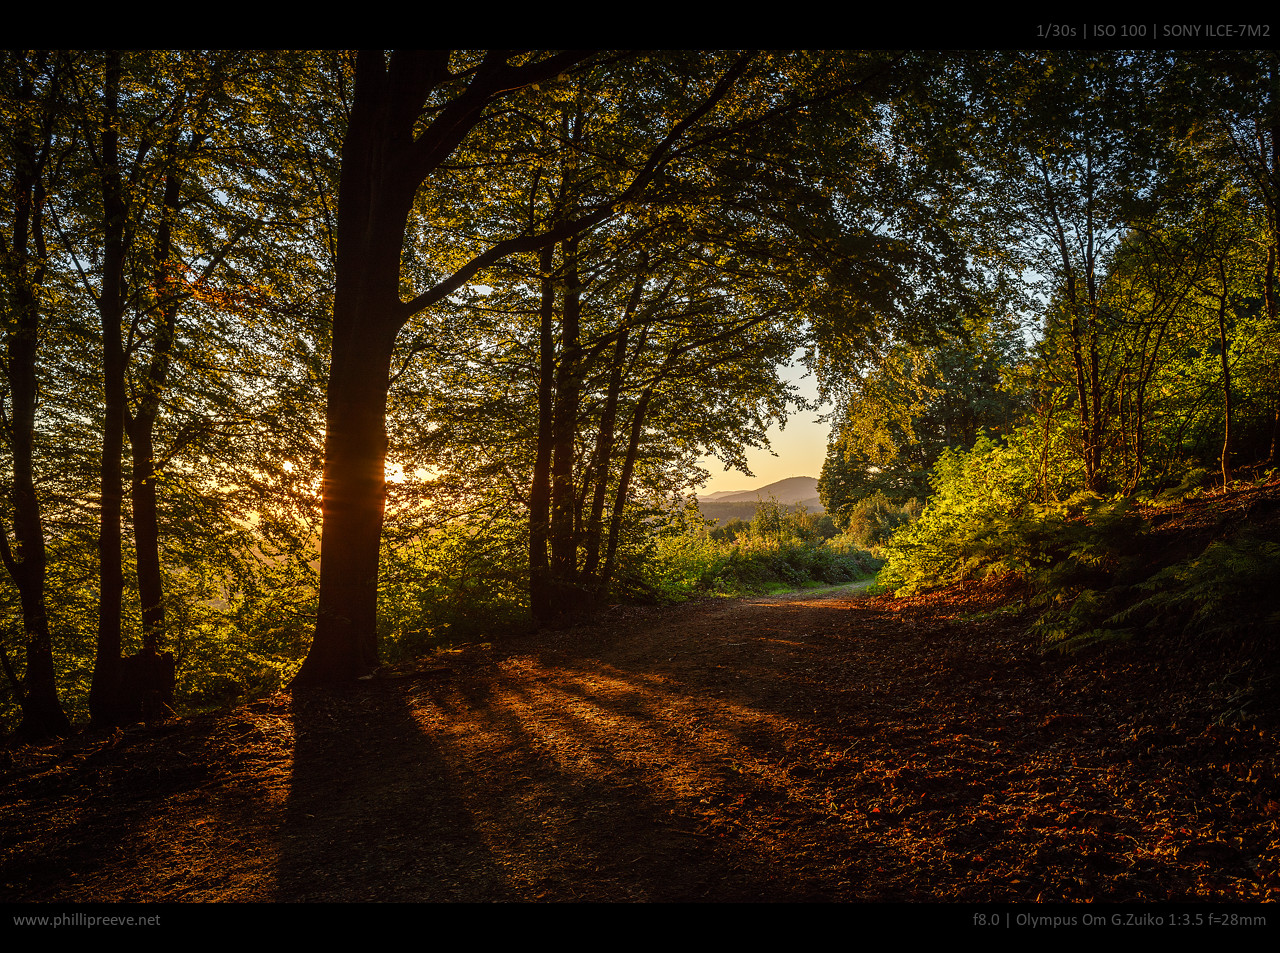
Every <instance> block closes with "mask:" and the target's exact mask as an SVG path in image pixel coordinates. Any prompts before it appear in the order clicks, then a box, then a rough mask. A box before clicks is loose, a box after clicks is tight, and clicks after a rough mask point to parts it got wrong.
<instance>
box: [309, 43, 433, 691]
mask: <svg viewBox="0 0 1280 953" xmlns="http://www.w3.org/2000/svg"><path fill="white" fill-rule="evenodd" d="M380 60H381V54H376V56H375V57H374V58H373V59H372V60H371V59H370V58H367V57H364V56H362V58H361V61H360V64H361V66H360V68H359V69H358V70H357V89H356V97H355V103H354V105H353V107H352V112H351V121H350V125H349V127H348V130H347V137H346V141H345V142H344V143H343V151H342V181H341V183H340V186H339V192H338V238H337V285H336V288H335V292H334V302H333V350H332V354H331V357H330V363H329V390H328V405H327V408H326V411H325V459H324V488H323V501H322V517H323V521H324V522H323V530H322V533H321V540H320V604H319V611H318V615H317V618H316V631H315V639H314V641H313V642H312V645H311V651H310V652H309V653H308V655H307V658H306V661H305V662H304V663H303V666H302V669H301V670H300V671H299V672H298V675H297V678H296V679H295V684H297V685H309V684H310V685H314V684H336V683H342V682H348V681H350V680H351V679H353V678H356V677H359V676H362V675H366V674H368V673H370V672H372V671H373V669H374V668H376V667H377V665H378V647H377V604H378V546H379V543H380V541H381V538H382V519H383V504H384V502H385V497H386V474H385V471H384V465H385V463H386V455H387V435H386V423H385V418H386V407H387V388H388V386H389V383H390V373H391V354H392V350H393V348H394V346H395V337H396V333H397V332H398V331H399V330H400V327H401V326H402V325H403V323H404V319H405V313H404V308H403V306H402V305H401V302H400V293H399V292H400V249H401V244H402V242H403V237H404V232H405V227H406V224H407V222H408V218H409V210H410V207H411V206H412V203H413V197H414V193H415V192H416V190H417V184H418V183H417V180H416V179H415V178H414V177H413V176H412V175H411V174H410V173H409V169H408V163H407V161H406V156H405V152H406V150H407V148H408V147H410V146H412V144H413V140H412V137H411V136H406V135H405V133H406V132H407V131H408V129H406V128H404V127H405V126H406V122H407V126H408V128H411V127H412V117H413V115H416V111H417V109H418V108H420V103H418V104H415V103H413V102H408V101H404V97H406V96H408V97H410V98H412V97H413V96H414V90H413V89H408V88H404V87H400V86H396V85H395V84H389V83H388V80H387V77H386V76H385V75H384V73H383V66H382V63H381V62H380ZM366 93H367V95H365V94H366ZM406 115H408V117H409V118H408V120H407V121H406Z"/></svg>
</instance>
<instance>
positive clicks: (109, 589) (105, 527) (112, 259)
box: [89, 53, 128, 725]
mask: <svg viewBox="0 0 1280 953" xmlns="http://www.w3.org/2000/svg"><path fill="white" fill-rule="evenodd" d="M119 91H120V56H119V54H118V53H111V54H109V56H108V61H107V70H106V88H105V94H104V97H103V111H104V115H103V126H102V139H101V149H102V152H101V162H102V166H101V168H100V169H99V176H100V179H101V188H102V216H103V227H104V241H103V255H102V269H103V270H102V287H101V289H100V292H99V296H98V314H99V316H100V318H101V321H102V353H103V357H102V363H103V386H104V391H105V400H104V408H103V420H102V465H101V474H100V477H101V479H100V484H99V486H100V501H99V520H98V560H99V562H98V640H97V650H96V653H95V655H94V662H93V683H92V685H91V686H90V688H89V717H90V720H91V721H92V722H93V723H94V724H95V725H102V724H111V723H113V722H114V721H115V720H116V718H117V716H118V708H119V706H118V695H119V689H120V676H121V666H120V621H121V612H120V602H121V598H122V597H123V594H124V572H123V568H122V565H121V555H120V542H121V537H120V518H121V512H122V508H123V499H124V494H123V492H122V488H121V468H120V460H121V454H122V453H123V452H124V414H125V390H124V345H123V341H122V339H121V328H120V324H121V321H122V320H123V317H124V295H125V291H124V253H125V247H126V244H127V240H126V235H125V232H126V228H127V225H126V220H127V214H128V212H127V208H126V205H125V198H124V183H123V181H122V177H121V172H120V163H119V155H118V147H117V140H118V132H117V129H116V121H117V102H118V98H119Z"/></svg>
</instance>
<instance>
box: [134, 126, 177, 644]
mask: <svg viewBox="0 0 1280 953" xmlns="http://www.w3.org/2000/svg"><path fill="white" fill-rule="evenodd" d="M175 162H176V148H175V147H174V146H173V145H172V144H171V146H170V149H169V163H170V166H169V171H168V173H167V174H166V177H165V191H164V214H163V215H162V217H161V219H160V225H159V227H158V229H157V231H156V251H155V280H156V288H157V289H158V293H159V295H160V299H159V301H157V303H156V306H157V307H158V309H159V314H158V317H157V322H156V330H155V336H154V343H153V345H152V351H151V361H150V363H149V364H148V366H147V369H146V371H145V372H144V375H143V378H142V388H141V390H142V393H141V397H140V399H139V401H138V410H137V413H136V414H133V415H132V416H129V415H127V414H126V419H125V426H126V429H127V430H128V433H129V450H130V458H131V462H132V469H133V480H132V484H131V486H130V489H129V497H130V502H131V504H132V508H133V542H134V553H135V555H136V561H137V569H138V598H139V600H140V601H141V603H142V644H143V648H145V649H148V650H153V651H154V650H157V649H158V647H159V643H160V639H161V636H162V634H163V631H164V582H163V577H162V575H161V571H160V522H159V517H158V514H157V506H156V460H155V440H154V433H155V424H156V418H157V417H158V416H159V414H160V398H161V395H162V394H163V393H164V389H165V384H166V381H167V379H168V376H169V362H170V357H171V353H172V351H173V344H174V337H175V331H176V327H177V318H178V305H179V302H178V299H177V297H176V293H177V288H176V281H175V276H174V268H173V265H172V262H171V261H170V254H171V253H172V237H173V236H172V222H171V218H172V217H173V215H174V214H176V211H177V207H178V198H179V195H180V193H181V187H182V182H181V177H180V176H179V175H178V172H177V170H176V168H175V167H174V163H175Z"/></svg>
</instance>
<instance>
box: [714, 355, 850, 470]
mask: <svg viewBox="0 0 1280 953" xmlns="http://www.w3.org/2000/svg"><path fill="white" fill-rule="evenodd" d="M804 373H805V369H804V368H803V367H801V366H799V365H796V364H793V365H792V366H791V367H789V368H786V369H784V370H783V377H785V378H786V379H787V380H788V381H791V382H792V383H794V384H796V385H797V386H798V387H799V389H800V392H801V393H802V394H804V395H805V396H806V397H808V398H810V399H811V400H816V399H817V397H818V385H817V382H816V381H815V380H814V379H813V376H812V375H810V376H808V377H802V376H801V375H803V374H804ZM829 410H830V406H829V405H827V406H824V407H823V412H825V411H829ZM819 413H820V411H813V410H808V411H802V412H800V413H797V414H795V415H793V416H792V417H791V419H790V420H788V421H787V427H786V429H785V430H779V429H778V428H777V427H773V428H771V429H770V430H769V442H770V444H772V447H773V452H774V453H776V454H777V456H771V455H770V454H769V452H768V451H766V450H750V451H748V452H747V463H748V465H749V466H750V467H751V472H752V473H754V474H755V476H754V477H749V476H744V475H743V474H741V473H739V472H738V471H737V470H729V471H727V472H726V471H725V468H724V464H723V463H721V462H720V461H719V460H717V459H716V458H715V457H705V458H703V460H702V466H703V467H704V468H705V469H707V470H710V471H711V479H709V480H708V481H707V482H706V485H705V486H703V487H702V488H701V489H699V490H698V493H699V494H702V495H705V494H708V493H715V492H717V491H718V490H754V489H758V488H759V487H762V486H766V485H768V484H770V483H776V482H777V481H778V480H785V479H787V477H796V476H808V477H817V476H820V475H821V473H822V461H823V460H825V459H826V456H827V434H828V433H830V431H831V426H830V425H829V424H826V423H818V422H817V419H816V418H817V417H818V415H819Z"/></svg>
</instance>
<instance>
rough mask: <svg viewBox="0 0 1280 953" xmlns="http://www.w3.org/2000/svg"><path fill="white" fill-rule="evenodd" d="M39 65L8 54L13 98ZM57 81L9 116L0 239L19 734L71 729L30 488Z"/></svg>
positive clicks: (29, 92)
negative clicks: (7, 217) (19, 662)
mask: <svg viewBox="0 0 1280 953" xmlns="http://www.w3.org/2000/svg"><path fill="white" fill-rule="evenodd" d="M8 65H9V64H6V66H8ZM43 65H44V64H43V61H38V62H35V63H28V61H27V58H26V55H25V54H22V53H18V54H16V55H15V62H14V63H13V64H12V66H13V70H12V74H11V75H12V76H13V77H14V78H15V79H16V80H17V83H16V85H17V90H16V92H17V93H18V96H19V97H20V98H21V99H22V100H23V101H24V102H26V103H33V104H34V103H35V102H36V83H37V78H36V75H35V74H36V73H38V72H39V71H40V70H41V69H42V68H43ZM28 67H30V71H28ZM58 86H59V83H58V77H57V75H56V73H55V75H54V76H53V77H52V78H51V79H50V82H49V88H48V89H47V90H46V91H45V92H46V96H45V97H44V98H43V102H42V110H41V111H40V112H39V113H38V114H34V115H27V116H23V117H20V118H17V119H15V120H14V121H13V125H12V133H11V135H12V140H11V141H12V143H13V147H14V155H13V169H12V176H13V189H12V192H11V195H12V197H13V210H12V211H13V214H12V219H11V221H12V223H13V230H12V232H11V233H10V234H9V236H8V241H7V242H6V241H4V240H3V239H2V238H0V263H2V264H3V267H4V268H5V270H6V271H7V272H8V275H9V279H10V283H11V284H10V286H11V288H12V295H13V297H12V299H11V300H12V305H11V313H10V315H9V316H8V317H9V321H7V322H6V324H8V326H9V327H8V330H7V332H6V334H5V359H6V360H5V370H6V372H7V375H8V382H9V394H10V398H11V400H12V408H11V413H10V414H9V415H6V414H5V413H4V405H3V403H0V422H2V423H3V425H4V433H5V436H6V437H7V439H8V443H9V450H10V453H11V455H12V459H13V482H12V484H11V486H10V488H9V490H10V494H11V499H12V505H13V534H14V545H13V547H12V548H11V547H10V544H9V537H8V530H7V528H5V527H4V526H0V558H3V562H4V565H5V568H6V569H7V570H8V572H9V575H10V577H11V578H12V579H13V583H14V585H15V586H16V587H17V590H18V599H19V601H20V602H21V605H22V629H23V636H24V649H25V654H26V676H25V686H24V689H25V690H24V691H22V692H21V693H20V694H19V703H20V704H21V706H22V721H21V722H20V723H19V726H18V735H19V737H23V738H41V737H49V736H57V735H66V734H69V733H70V731H71V725H70V723H69V722H68V720H67V716H66V713H65V712H63V710H62V705H61V703H60V702H59V701H58V688H57V682H56V680H55V677H54V667H53V642H52V638H51V637H50V631H49V616H48V613H47V610H46V605H45V576H46V571H47V556H46V552H45V544H44V526H43V522H42V519H41V514H40V499H39V497H38V496H37V495H36V485H35V433H36V397H37V384H36V354H37V348H38V345H39V338H40V333H39V332H40V303H39V300H38V297H37V292H36V289H37V288H38V287H39V286H40V285H41V284H42V282H43V280H44V275H45V262H47V261H48V255H47V254H46V249H45V242H44V205H45V173H46V169H47V167H48V160H49V157H50V154H51V151H52V142H53V126H54V119H55V115H56V111H57V108H58V100H59V92H58ZM6 668H7V659H6Z"/></svg>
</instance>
